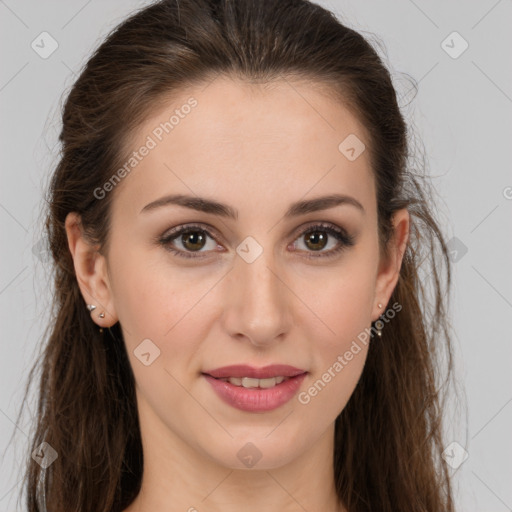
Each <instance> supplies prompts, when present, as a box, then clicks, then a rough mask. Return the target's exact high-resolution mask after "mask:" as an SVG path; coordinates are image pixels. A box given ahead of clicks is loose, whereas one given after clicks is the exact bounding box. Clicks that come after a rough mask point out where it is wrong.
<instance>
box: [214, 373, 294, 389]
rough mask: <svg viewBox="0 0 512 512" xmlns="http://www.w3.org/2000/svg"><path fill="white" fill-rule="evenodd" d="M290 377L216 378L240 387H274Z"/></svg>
mask: <svg viewBox="0 0 512 512" xmlns="http://www.w3.org/2000/svg"><path fill="white" fill-rule="evenodd" d="M214 378H215V377H214ZM290 378H292V377H284V376H282V375H280V376H278V377H271V378H269V379H253V378H251V377H224V378H222V379H217V380H221V381H223V382H229V383H230V384H233V386H237V387H242V388H246V389H253V388H260V389H270V388H273V387H275V386H276V385H277V384H281V382H284V381H285V380H289V379H290Z"/></svg>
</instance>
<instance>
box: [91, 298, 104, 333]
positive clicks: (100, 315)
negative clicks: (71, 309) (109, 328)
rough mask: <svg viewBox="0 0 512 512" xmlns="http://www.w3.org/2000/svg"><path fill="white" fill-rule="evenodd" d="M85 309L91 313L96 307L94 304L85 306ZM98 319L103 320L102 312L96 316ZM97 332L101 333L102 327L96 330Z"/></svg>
mask: <svg viewBox="0 0 512 512" xmlns="http://www.w3.org/2000/svg"><path fill="white" fill-rule="evenodd" d="M87 309H88V310H89V312H90V313H92V312H93V311H94V310H95V309H96V306H95V305H94V304H87ZM98 317H99V318H105V313H104V312H103V311H102V312H101V313H100V314H99V315H98ZM98 331H99V332H100V333H102V332H103V327H100V328H99V329H98Z"/></svg>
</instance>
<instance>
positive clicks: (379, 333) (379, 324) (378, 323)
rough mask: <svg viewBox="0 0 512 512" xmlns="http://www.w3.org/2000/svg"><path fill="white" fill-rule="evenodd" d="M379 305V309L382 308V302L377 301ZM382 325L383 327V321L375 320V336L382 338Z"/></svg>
mask: <svg viewBox="0 0 512 512" xmlns="http://www.w3.org/2000/svg"><path fill="white" fill-rule="evenodd" d="M378 306H379V309H382V304H381V303H380V302H379V304H378ZM382 327H384V323H383V322H382V320H377V321H376V322H375V329H376V330H377V336H378V337H379V339H380V338H382Z"/></svg>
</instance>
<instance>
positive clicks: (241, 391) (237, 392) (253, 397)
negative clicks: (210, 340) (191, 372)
mask: <svg viewBox="0 0 512 512" xmlns="http://www.w3.org/2000/svg"><path fill="white" fill-rule="evenodd" d="M203 377H204V378H205V379H206V380H207V381H208V382H209V383H210V384H211V386H212V388H213V390H214V391H215V392H216V393H217V395H218V396H219V397H220V398H221V399H222V400H224V402H226V403H227V404H229V405H231V406H232V407H236V408H237V409H240V410H242V411H249V412H265V411H272V410H273V409H277V408H278V407H280V406H281V405H283V404H285V403H286V402H288V401H289V400H291V399H292V398H293V396H294V395H295V394H296V393H297V391H298V389H299V387H300V385H301V384H302V381H303V380H304V378H305V377H306V373H302V374H301V375H297V376H296V377H291V378H289V379H288V380H285V381H283V382H281V384H276V385H275V386H274V387H273V388H268V389H261V388H244V387H242V386H234V385H233V384H231V383H230V382H225V381H223V380H219V379H215V378H214V377H212V376H211V375H206V374H203Z"/></svg>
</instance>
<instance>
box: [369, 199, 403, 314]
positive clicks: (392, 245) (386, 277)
mask: <svg viewBox="0 0 512 512" xmlns="http://www.w3.org/2000/svg"><path fill="white" fill-rule="evenodd" d="M392 222H393V226H394V231H393V236H392V238H391V240H390V242H389V250H388V257H387V259H386V260H384V261H381V262H380V265H379V271H378V274H377V283H376V287H375V304H376V305H375V306H374V311H373V318H374V320H376V319H377V318H378V317H379V316H380V315H381V314H382V309H380V308H378V306H377V304H378V303H383V304H384V305H385V306H386V305H387V303H388V302H389V298H390V297H391V294H392V293H393V290H394V289H395V286H396V283H397V282H398V278H399V276H400V269H401V267H402V261H403V257H404V254H405V250H406V248H407V243H408V241H409V228H410V216H409V211H408V210H407V209H406V208H404V209H401V210H397V211H396V212H395V213H394V215H393V219H392Z"/></svg>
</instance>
